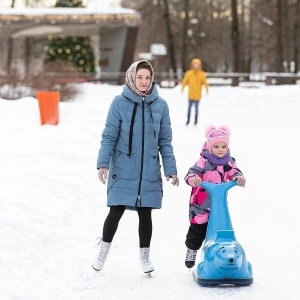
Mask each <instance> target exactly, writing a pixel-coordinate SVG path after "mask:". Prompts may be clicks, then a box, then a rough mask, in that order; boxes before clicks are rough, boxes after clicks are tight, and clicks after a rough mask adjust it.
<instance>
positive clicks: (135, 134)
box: [93, 60, 179, 273]
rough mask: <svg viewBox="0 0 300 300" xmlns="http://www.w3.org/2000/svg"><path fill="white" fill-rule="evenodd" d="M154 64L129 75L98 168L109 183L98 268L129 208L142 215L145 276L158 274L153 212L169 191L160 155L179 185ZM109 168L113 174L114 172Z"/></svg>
mask: <svg viewBox="0 0 300 300" xmlns="http://www.w3.org/2000/svg"><path fill="white" fill-rule="evenodd" d="M153 78H154V72H153V68H152V66H151V64H150V63H149V62H148V61H145V60H141V61H137V62H135V63H133V64H132V65H131V66H130V67H129V69H128V70H127V72H126V78H125V83H126V84H125V86H124V89H123V92H122V94H121V95H118V96H116V97H115V98H114V100H113V102H112V104H111V106H110V109H109V112H108V116H107V120H106V124H105V128H104V130H103V133H102V141H101V147H100V150H99V154H98V160H97V168H98V176H99V179H100V181H101V182H102V183H103V184H105V183H106V180H107V205H108V206H109V207H110V210H109V213H108V216H107V218H106V220H105V222H104V226H103V235H102V240H101V244H100V247H99V249H98V251H97V254H96V257H95V260H94V262H93V268H94V269H95V270H97V271H100V270H101V269H102V268H103V265H104V263H105V260H106V258H107V255H108V252H109V249H110V246H111V242H112V240H113V237H114V235H115V233H116V231H117V228H118V224H119V221H120V219H121V217H122V215H123V213H124V211H125V209H131V210H136V211H137V213H138V217H139V228H138V231H139V246H140V263H141V267H142V269H143V272H144V273H150V272H152V271H154V267H153V265H152V263H151V261H150V257H149V254H150V242H151V237H152V216H151V212H152V209H159V208H161V204H162V196H163V187H162V178H161V172H160V168H161V165H160V155H161V158H162V164H163V168H164V174H165V176H166V178H167V181H168V180H169V179H171V180H172V181H171V183H172V184H173V185H174V186H175V185H176V186H178V184H179V179H178V178H177V169H176V161H175V157H174V154H173V147H172V129H171V123H170V116H169V109H168V105H167V103H166V101H165V100H164V99H162V98H161V97H160V96H159V95H158V91H157V88H156V84H155V82H153ZM108 170H109V171H108Z"/></svg>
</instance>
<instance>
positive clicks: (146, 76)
mask: <svg viewBox="0 0 300 300" xmlns="http://www.w3.org/2000/svg"><path fill="white" fill-rule="evenodd" d="M150 83H151V73H150V71H149V70H148V69H139V70H138V71H137V72H136V76H135V86H136V88H137V89H138V90H139V91H141V92H146V91H147V89H148V87H149V85H150Z"/></svg>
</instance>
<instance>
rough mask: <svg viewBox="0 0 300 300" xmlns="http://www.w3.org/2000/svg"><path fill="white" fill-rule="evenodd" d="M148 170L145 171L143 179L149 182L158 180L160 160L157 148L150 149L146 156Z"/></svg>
mask: <svg viewBox="0 0 300 300" xmlns="http://www.w3.org/2000/svg"><path fill="white" fill-rule="evenodd" d="M147 167H148V170H147V172H146V178H145V180H147V181H149V182H155V181H158V180H159V178H160V177H161V175H160V168H161V165H160V161H159V153H158V149H150V150H149V156H148V164H147Z"/></svg>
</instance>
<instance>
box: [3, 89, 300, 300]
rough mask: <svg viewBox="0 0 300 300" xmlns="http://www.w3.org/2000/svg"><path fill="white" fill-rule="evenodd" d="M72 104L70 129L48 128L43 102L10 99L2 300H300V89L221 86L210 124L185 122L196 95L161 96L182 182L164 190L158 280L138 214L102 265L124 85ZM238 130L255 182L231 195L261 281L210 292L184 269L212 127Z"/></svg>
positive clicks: (236, 148)
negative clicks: (148, 269)
mask: <svg viewBox="0 0 300 300" xmlns="http://www.w3.org/2000/svg"><path fill="white" fill-rule="evenodd" d="M81 89H82V91H83V93H82V95H80V96H79V97H78V98H77V99H76V100H75V101H72V102H64V103H60V106H59V111H60V123H59V125H58V126H51V125H44V126H41V125H40V119H39V111H38V103H37V100H36V99H35V98H23V99H20V100H16V101H6V100H1V99H0V161H1V167H0V270H1V272H0V299H1V300H79V299H84V300H95V299H101V300H111V299H118V300H121V299H128V300H129V299H163V300H167V299H170V300H171V299H172V300H173V299H176V300H177V299H178V300H182V299H203V300H216V299H222V300H223V299H230V300H232V299H236V300H241V299H243V300H253V299H258V300H261V299H272V300H282V299H287V300H298V299H300V292H299V282H300V273H299V266H300V255H299V253H300V230H299V228H300V224H299V223H300V218H299V199H300V198H299V178H300V177H299V170H300V159H299V152H298V151H299V149H300V134H299V130H300V127H299V123H300V85H295V86H288V85H287V86H261V87H259V88H246V87H235V88H233V87H230V86H223V87H211V89H210V92H209V95H208V96H204V97H203V100H202V102H201V105H200V123H199V124H198V126H194V125H189V126H186V125H185V121H186V109H187V99H186V97H187V92H186V91H185V92H184V93H183V94H181V92H180V87H179V86H176V87H175V88H170V89H168V88H166V89H163V88H160V89H159V91H160V94H161V96H162V97H163V98H165V99H166V100H167V102H168V104H169V107H170V113H171V120H172V127H173V133H174V141H173V145H174V151H175V155H176V159H177V164H178V173H179V177H180V180H181V183H180V186H179V187H178V188H176V187H173V186H171V185H170V184H169V183H167V182H166V181H164V201H163V208H162V209H161V210H157V211H154V212H153V226H154V231H153V239H152V246H151V259H152V262H153V264H154V267H155V271H154V272H153V275H152V278H148V277H146V276H145V275H144V274H143V273H142V271H141V267H140V265H139V259H138V234H137V224H138V223H137V221H138V218H137V214H136V213H134V212H129V211H128V212H126V213H125V214H124V216H123V218H122V220H121V222H120V225H119V230H118V232H117V234H116V236H115V239H114V241H113V245H112V248H111V252H110V254H109V257H108V259H107V262H106V265H105V266H104V268H103V270H102V271H101V272H99V273H97V272H96V271H94V270H93V269H92V267H91V264H92V260H93V257H94V255H95V251H96V249H97V241H96V238H97V237H99V236H101V233H102V225H103V221H104V219H105V217H106V215H107V213H108V208H107V207H106V186H103V185H102V184H101V183H100V182H99V180H98V178H97V171H96V159H97V154H98V149H99V143H100V139H101V132H102V129H103V126H104V123H105V119H106V114H107V110H108V107H109V105H110V102H111V101H112V99H113V97H114V96H115V95H116V94H119V93H120V92H121V90H122V87H121V86H110V85H106V84H103V85H100V84H98V85H97V84H82V85H81ZM209 123H213V124H216V125H221V124H227V125H228V126H229V127H230V128H231V132H232V138H231V144H230V149H231V153H232V156H233V157H235V158H236V160H237V163H238V165H239V167H240V168H241V169H242V171H243V172H244V173H245V175H246V178H247V184H246V187H245V188H244V189H243V188H239V187H235V188H233V189H231V190H230V191H229V198H228V202H229V208H230V212H231V219H232V223H233V227H234V230H235V234H236V237H237V240H238V241H239V242H240V243H241V244H242V246H243V248H244V250H245V252H246V255H247V258H248V260H249V261H250V262H251V263H252V266H253V277H254V283H253V285H251V286H250V287H240V288H232V287H230V288H228V287H227V288H203V287H200V286H199V285H197V283H196V282H195V281H194V280H193V279H192V274H191V272H189V271H188V270H187V269H186V268H185V266H184V258H185V252H186V248H185V245H184V241H185V235H186V232H187V229H188V225H189V223H188V199H189V194H190V188H189V187H188V186H187V185H185V184H184V182H183V177H184V175H185V174H186V172H187V170H188V168H189V167H190V166H191V165H193V164H194V163H195V161H196V160H197V159H198V156H199V151H200V149H201V147H202V144H203V143H204V141H205V139H204V133H203V132H204V128H205V127H206V125H207V124H209Z"/></svg>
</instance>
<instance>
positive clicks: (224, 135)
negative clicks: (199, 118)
mask: <svg viewBox="0 0 300 300" xmlns="http://www.w3.org/2000/svg"><path fill="white" fill-rule="evenodd" d="M205 136H206V138H207V141H206V147H205V148H206V150H208V151H211V147H212V146H213V144H216V143H225V144H226V145H227V146H228V147H229V137H230V130H229V128H228V127H227V126H226V125H222V126H220V127H215V126H213V125H208V126H207V127H206V129H205Z"/></svg>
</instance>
